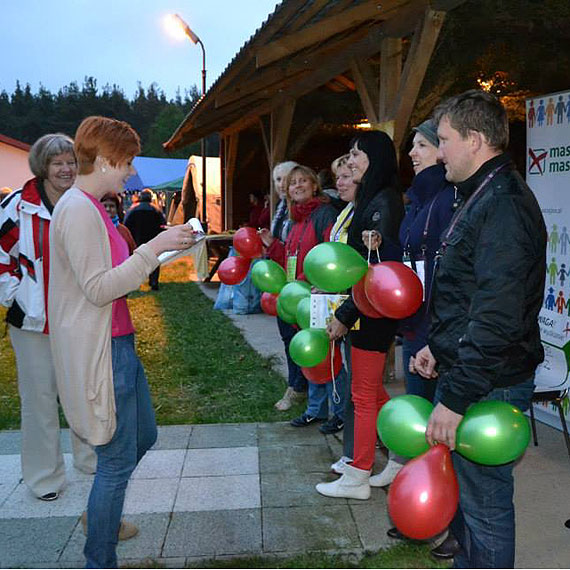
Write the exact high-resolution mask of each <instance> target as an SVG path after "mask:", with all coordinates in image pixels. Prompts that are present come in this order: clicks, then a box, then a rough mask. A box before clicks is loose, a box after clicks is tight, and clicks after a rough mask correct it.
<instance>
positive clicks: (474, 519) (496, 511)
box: [436, 376, 534, 568]
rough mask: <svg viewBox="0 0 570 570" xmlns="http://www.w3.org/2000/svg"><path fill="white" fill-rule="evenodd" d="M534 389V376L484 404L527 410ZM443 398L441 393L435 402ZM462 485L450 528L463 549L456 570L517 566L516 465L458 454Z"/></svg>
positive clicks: (489, 397)
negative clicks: (493, 402)
mask: <svg viewBox="0 0 570 570" xmlns="http://www.w3.org/2000/svg"><path fill="white" fill-rule="evenodd" d="M533 391H534V376H533V378H531V379H530V380H527V381H526V382H522V383H520V384H516V385H514V386H508V387H506V388H497V389H495V390H492V391H491V392H490V393H489V394H488V395H487V397H486V398H484V400H501V401H505V402H509V403H511V404H513V405H515V406H517V407H518V408H519V409H520V410H521V411H523V412H524V411H526V410H527V409H528V407H529V405H530V400H531V398H532V394H533ZM438 396H439V394H436V399H438V400H439V398H438ZM452 457H453V466H454V467H455V473H456V475H457V480H458V482H459V507H458V508H457V513H456V514H455V518H454V519H453V521H452V522H451V525H450V528H451V531H452V533H453V535H454V536H455V538H457V540H458V542H459V544H460V545H461V547H462V550H461V551H460V552H459V553H458V554H456V555H455V558H454V563H453V567H454V568H514V564H515V507H514V504H513V493H514V480H513V466H514V462H511V463H507V464H505V465H499V466H496V467H495V466H490V465H480V464H478V463H473V462H472V461H469V460H468V459H465V458H464V457H463V456H461V455H459V453H453V454H452Z"/></svg>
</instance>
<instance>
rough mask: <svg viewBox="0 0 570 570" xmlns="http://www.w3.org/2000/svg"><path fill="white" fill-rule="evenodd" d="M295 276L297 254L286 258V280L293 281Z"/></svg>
mask: <svg viewBox="0 0 570 570" xmlns="http://www.w3.org/2000/svg"><path fill="white" fill-rule="evenodd" d="M296 278H297V256H296V255H291V256H289V257H288V258H287V281H295V279H296Z"/></svg>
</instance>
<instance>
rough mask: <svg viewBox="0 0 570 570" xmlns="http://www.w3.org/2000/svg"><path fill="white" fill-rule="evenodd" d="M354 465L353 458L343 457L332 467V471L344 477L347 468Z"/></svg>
mask: <svg viewBox="0 0 570 570" xmlns="http://www.w3.org/2000/svg"><path fill="white" fill-rule="evenodd" d="M349 463H352V457H347V456H346V455H343V456H342V457H341V458H340V459H339V460H338V461H336V462H335V463H333V464H332V465H331V471H333V472H334V473H336V474H337V475H342V474H343V473H344V472H345V471H346V466H347V465H348V464H349Z"/></svg>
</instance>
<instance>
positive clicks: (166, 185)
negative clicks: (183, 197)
mask: <svg viewBox="0 0 570 570" xmlns="http://www.w3.org/2000/svg"><path fill="white" fill-rule="evenodd" d="M183 185H184V176H182V177H180V178H175V179H174V180H171V181H170V182H162V183H160V184H157V185H156V186H151V190H154V191H155V192H159V191H162V192H179V191H180V190H182V186H183Z"/></svg>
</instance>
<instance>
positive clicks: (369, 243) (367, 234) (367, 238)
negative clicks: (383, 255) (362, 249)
mask: <svg viewBox="0 0 570 570" xmlns="http://www.w3.org/2000/svg"><path fill="white" fill-rule="evenodd" d="M362 241H363V243H364V245H365V246H366V247H367V248H368V249H370V250H376V249H378V248H379V247H380V245H381V244H382V236H381V235H380V234H379V233H378V232H377V231H376V230H364V231H363V232H362Z"/></svg>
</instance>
